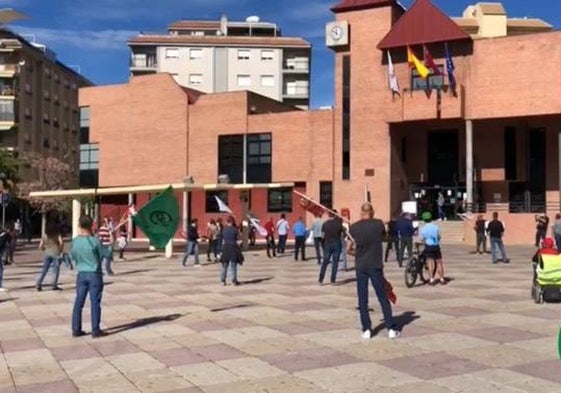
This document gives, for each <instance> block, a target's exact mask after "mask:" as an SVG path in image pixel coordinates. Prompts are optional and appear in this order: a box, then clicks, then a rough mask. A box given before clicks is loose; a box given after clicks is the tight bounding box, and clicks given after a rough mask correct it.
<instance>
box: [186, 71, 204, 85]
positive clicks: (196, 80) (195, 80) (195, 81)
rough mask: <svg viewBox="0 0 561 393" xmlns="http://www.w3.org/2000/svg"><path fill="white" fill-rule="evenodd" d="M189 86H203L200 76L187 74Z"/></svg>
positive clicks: (201, 76)
mask: <svg viewBox="0 0 561 393" xmlns="http://www.w3.org/2000/svg"><path fill="white" fill-rule="evenodd" d="M189 84H190V85H193V86H200V85H202V84H203V75H202V74H189Z"/></svg>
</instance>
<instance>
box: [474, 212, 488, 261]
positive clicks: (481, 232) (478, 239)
mask: <svg viewBox="0 0 561 393" xmlns="http://www.w3.org/2000/svg"><path fill="white" fill-rule="evenodd" d="M473 229H474V231H475V245H476V248H475V253H476V254H477V253H479V254H483V253H487V234H486V230H487V221H485V219H484V218H483V215H481V214H480V215H478V216H477V220H476V221H475V225H474V227H473Z"/></svg>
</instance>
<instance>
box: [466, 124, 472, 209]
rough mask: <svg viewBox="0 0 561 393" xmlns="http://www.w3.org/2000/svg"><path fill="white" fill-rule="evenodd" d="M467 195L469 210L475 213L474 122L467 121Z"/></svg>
mask: <svg viewBox="0 0 561 393" xmlns="http://www.w3.org/2000/svg"><path fill="white" fill-rule="evenodd" d="M466 194H467V201H466V202H467V210H468V212H469V213H471V212H473V122H472V121H471V120H466Z"/></svg>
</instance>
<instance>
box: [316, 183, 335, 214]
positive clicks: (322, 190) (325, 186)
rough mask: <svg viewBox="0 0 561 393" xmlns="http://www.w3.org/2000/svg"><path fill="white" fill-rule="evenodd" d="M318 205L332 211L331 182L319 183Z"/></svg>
mask: <svg viewBox="0 0 561 393" xmlns="http://www.w3.org/2000/svg"><path fill="white" fill-rule="evenodd" d="M319 203H321V204H322V205H324V206H325V207H328V208H329V209H333V182H330V181H320V182H319Z"/></svg>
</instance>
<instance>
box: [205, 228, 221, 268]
mask: <svg viewBox="0 0 561 393" xmlns="http://www.w3.org/2000/svg"><path fill="white" fill-rule="evenodd" d="M218 231H219V229H218V225H217V224H216V221H214V219H211V220H210V221H209V223H208V227H207V234H206V236H207V239H208V249H207V252H206V260H207V262H210V261H211V259H210V256H211V254H212V255H214V262H218V247H217V240H218Z"/></svg>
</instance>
